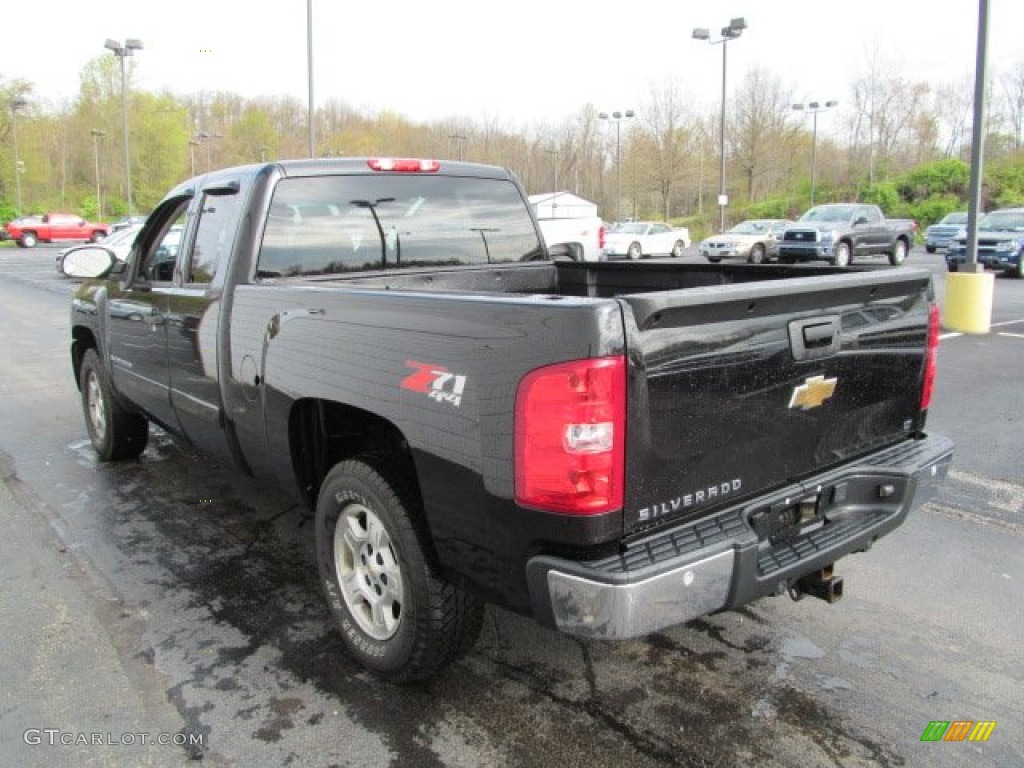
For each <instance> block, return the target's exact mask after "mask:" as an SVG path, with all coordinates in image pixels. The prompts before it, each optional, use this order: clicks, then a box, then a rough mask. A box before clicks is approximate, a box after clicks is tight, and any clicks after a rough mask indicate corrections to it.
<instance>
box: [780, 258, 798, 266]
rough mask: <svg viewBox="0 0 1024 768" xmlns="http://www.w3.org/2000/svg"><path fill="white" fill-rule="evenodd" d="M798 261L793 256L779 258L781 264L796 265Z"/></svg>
mask: <svg viewBox="0 0 1024 768" xmlns="http://www.w3.org/2000/svg"><path fill="white" fill-rule="evenodd" d="M795 263H796V259H795V258H794V257H793V256H779V264H795Z"/></svg>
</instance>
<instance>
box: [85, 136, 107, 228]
mask: <svg viewBox="0 0 1024 768" xmlns="http://www.w3.org/2000/svg"><path fill="white" fill-rule="evenodd" d="M89 133H91V134H92V148H93V155H94V157H95V158H96V218H97V219H102V218H103V197H102V195H101V193H100V139H101V138H103V137H104V136H106V135H107V132H106V131H101V130H100V129H99V128H93V129H92V130H91V131H89Z"/></svg>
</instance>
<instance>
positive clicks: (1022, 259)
mask: <svg viewBox="0 0 1024 768" xmlns="http://www.w3.org/2000/svg"><path fill="white" fill-rule="evenodd" d="M1010 274H1011V275H1013V276H1014V277H1016V278H1017V279H1018V280H1024V251H1022V252H1021V253H1018V254H1017V269H1015V270H1012V271H1011V272H1010Z"/></svg>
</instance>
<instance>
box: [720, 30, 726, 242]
mask: <svg viewBox="0 0 1024 768" xmlns="http://www.w3.org/2000/svg"><path fill="white" fill-rule="evenodd" d="M728 50H729V38H728V37H723V38H722V112H721V114H720V115H719V118H718V153H719V155H720V156H721V162H720V165H719V168H718V231H719V232H725V206H726V205H727V204H728V203H729V198H728V197H727V196H726V194H725V64H726V51H728Z"/></svg>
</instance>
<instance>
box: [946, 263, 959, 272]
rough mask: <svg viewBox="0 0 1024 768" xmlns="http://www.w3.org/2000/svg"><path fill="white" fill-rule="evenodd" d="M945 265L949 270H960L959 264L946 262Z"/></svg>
mask: <svg viewBox="0 0 1024 768" xmlns="http://www.w3.org/2000/svg"><path fill="white" fill-rule="evenodd" d="M947 266H948V268H949V271H950V272H959V271H960V265H959V264H948V265H947Z"/></svg>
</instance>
